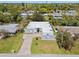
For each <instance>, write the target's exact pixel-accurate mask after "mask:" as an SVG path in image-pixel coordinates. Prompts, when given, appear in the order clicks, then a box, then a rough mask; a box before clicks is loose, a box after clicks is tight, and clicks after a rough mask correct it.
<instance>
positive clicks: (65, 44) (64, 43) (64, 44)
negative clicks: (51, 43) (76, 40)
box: [56, 31, 73, 51]
mask: <svg viewBox="0 0 79 59" xmlns="http://www.w3.org/2000/svg"><path fill="white" fill-rule="evenodd" d="M56 41H57V44H58V47H59V48H63V49H65V50H69V51H70V50H71V49H72V47H73V38H72V37H71V34H70V33H69V32H67V31H65V32H60V31H59V32H58V34H57V36H56Z"/></svg>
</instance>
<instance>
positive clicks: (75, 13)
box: [65, 10, 77, 16]
mask: <svg viewBox="0 0 79 59" xmlns="http://www.w3.org/2000/svg"><path fill="white" fill-rule="evenodd" d="M65 15H66V16H76V15H77V12H76V10H67V11H66V13H65Z"/></svg>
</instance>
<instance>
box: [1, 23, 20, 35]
mask: <svg viewBox="0 0 79 59" xmlns="http://www.w3.org/2000/svg"><path fill="white" fill-rule="evenodd" d="M0 30H5V31H6V32H8V33H9V34H10V35H14V34H16V33H17V31H18V30H19V27H18V24H5V25H0Z"/></svg>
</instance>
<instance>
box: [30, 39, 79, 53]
mask: <svg viewBox="0 0 79 59" xmlns="http://www.w3.org/2000/svg"><path fill="white" fill-rule="evenodd" d="M31 52H32V54H79V40H77V41H76V42H75V46H74V47H73V48H72V50H71V51H66V50H64V49H59V48H58V46H57V43H56V41H55V40H41V39H38V40H36V39H35V38H33V40H32V46H31Z"/></svg>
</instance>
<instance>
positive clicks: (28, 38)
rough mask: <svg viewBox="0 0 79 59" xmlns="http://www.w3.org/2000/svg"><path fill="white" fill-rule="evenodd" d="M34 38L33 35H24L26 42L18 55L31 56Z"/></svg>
mask: <svg viewBox="0 0 79 59" xmlns="http://www.w3.org/2000/svg"><path fill="white" fill-rule="evenodd" d="M32 37H33V34H24V35H23V39H24V42H23V44H22V47H21V49H20V50H19V52H18V54H20V55H30V54H31V44H32Z"/></svg>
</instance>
